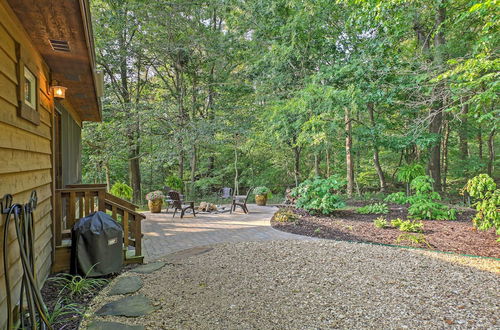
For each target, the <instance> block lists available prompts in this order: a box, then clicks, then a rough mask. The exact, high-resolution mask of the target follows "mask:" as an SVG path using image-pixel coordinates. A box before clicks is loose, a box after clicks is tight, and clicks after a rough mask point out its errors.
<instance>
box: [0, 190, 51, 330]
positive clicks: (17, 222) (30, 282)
mask: <svg viewBox="0 0 500 330" xmlns="http://www.w3.org/2000/svg"><path fill="white" fill-rule="evenodd" d="M12 201H13V199H12V195H5V196H4V197H3V199H2V201H1V202H0V212H1V213H2V214H5V223H4V232H3V251H4V258H3V267H4V276H5V288H6V298H7V329H12V328H14V327H15V325H14V317H13V315H12V293H11V290H12V288H11V287H10V278H9V272H8V269H9V260H8V259H9V254H8V242H9V226H10V221H11V219H14V227H15V229H16V238H17V241H18V244H19V253H20V256H21V265H22V269H23V273H22V281H21V294H20V298H19V310H20V327H21V328H22V329H49V330H51V329H52V327H51V325H50V322H49V320H48V318H47V307H46V306H45V304H44V302H43V298H42V294H41V292H40V289H39V287H38V284H37V281H36V270H35V253H34V219H33V211H34V209H35V208H36V206H37V195H36V192H35V191H33V192H32V193H31V197H30V200H29V202H28V203H26V204H24V205H21V204H13V203H12ZM25 299H26V307H27V309H26V311H25V309H24V306H23V304H24V300H25ZM37 315H38V318H37ZM28 321H29V324H28V323H27V322H28Z"/></svg>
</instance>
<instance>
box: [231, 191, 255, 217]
mask: <svg viewBox="0 0 500 330" xmlns="http://www.w3.org/2000/svg"><path fill="white" fill-rule="evenodd" d="M252 190H253V188H250V189H248V191H247V194H246V195H235V196H233V203H232V205H231V213H233V211H236V206H239V207H241V208H242V209H243V212H245V214H246V213H248V207H247V201H248V196H250V193H251V192H252Z"/></svg>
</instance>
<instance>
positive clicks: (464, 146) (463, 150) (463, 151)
mask: <svg viewBox="0 0 500 330" xmlns="http://www.w3.org/2000/svg"><path fill="white" fill-rule="evenodd" d="M468 113H469V105H468V104H466V103H464V104H463V105H462V109H461V110H460V120H461V121H462V123H461V124H460V128H459V130H458V142H459V145H460V158H461V159H462V160H464V161H465V160H467V159H468V158H469V141H468V127H467V125H468Z"/></svg>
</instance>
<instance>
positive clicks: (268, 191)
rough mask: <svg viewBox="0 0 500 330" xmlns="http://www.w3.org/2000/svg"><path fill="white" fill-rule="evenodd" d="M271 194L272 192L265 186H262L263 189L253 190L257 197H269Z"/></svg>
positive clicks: (256, 188)
mask: <svg viewBox="0 0 500 330" xmlns="http://www.w3.org/2000/svg"><path fill="white" fill-rule="evenodd" d="M270 192H271V190H270V189H269V188H267V187H265V186H261V187H255V188H254V190H253V193H254V194H255V195H267V194H269V193H270Z"/></svg>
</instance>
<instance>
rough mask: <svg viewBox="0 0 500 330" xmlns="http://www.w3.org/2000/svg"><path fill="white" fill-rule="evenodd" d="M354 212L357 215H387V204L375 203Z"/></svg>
mask: <svg viewBox="0 0 500 330" xmlns="http://www.w3.org/2000/svg"><path fill="white" fill-rule="evenodd" d="M356 212H357V213H359V214H387V213H389V209H388V208H387V204H384V203H375V204H371V205H366V206H363V207H360V208H358V209H357V210H356Z"/></svg>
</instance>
